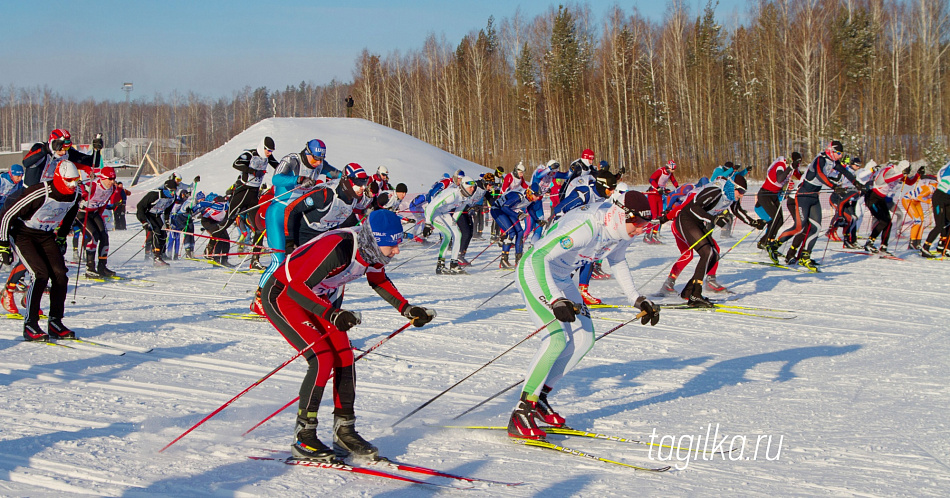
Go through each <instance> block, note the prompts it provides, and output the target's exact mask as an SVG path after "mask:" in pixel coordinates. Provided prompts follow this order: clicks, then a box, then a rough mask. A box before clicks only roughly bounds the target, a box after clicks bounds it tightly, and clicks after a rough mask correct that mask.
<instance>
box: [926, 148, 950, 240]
mask: <svg viewBox="0 0 950 498" xmlns="http://www.w3.org/2000/svg"><path fill="white" fill-rule="evenodd" d="M930 205H931V208H932V209H933V212H934V227H933V230H931V231H930V233H929V234H927V241H926V242H924V245H923V246H921V248H920V255H921V256H923V257H925V258H932V257H934V254H933V253H931V252H930V248H931V246H933V243H934V242H936V241H937V237H940V242H939V245H938V246H937V247H936V249H937V253H938V254H939V255H940V256H944V255H945V254H946V252H947V244H948V241H950V216H948V215H950V163H947V164H944V165H943V167H942V168H940V170H939V171H937V190H935V191H934V195H933V197H932V198H931V204H930Z"/></svg>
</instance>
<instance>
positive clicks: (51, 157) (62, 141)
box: [23, 128, 103, 187]
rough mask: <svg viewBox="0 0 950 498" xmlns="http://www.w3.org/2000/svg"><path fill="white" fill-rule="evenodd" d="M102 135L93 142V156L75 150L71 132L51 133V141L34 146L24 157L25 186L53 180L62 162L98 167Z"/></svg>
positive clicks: (54, 131) (60, 130)
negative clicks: (57, 167)
mask: <svg viewBox="0 0 950 498" xmlns="http://www.w3.org/2000/svg"><path fill="white" fill-rule="evenodd" d="M102 145H103V142H102V134H101V133H100V134H97V135H96V138H94V139H93V140H92V151H93V152H92V154H84V153H82V152H79V151H78V150H76V149H75V148H73V140H72V135H70V133H69V130H64V129H60V128H57V129H55V130H53V131H51V132H50V134H49V140H47V141H46V142H37V143H35V144H33V147H32V148H30V151H29V152H27V153H26V155H25V156H23V169H24V170H25V173H24V176H23V185H24V186H26V187H31V186H33V185H36V184H37V183H40V182H48V181H50V180H52V179H53V175H54V173H55V171H56V165H58V164H59V162H60V161H65V160H68V161H70V162H72V163H73V164H75V165H77V167H78V166H89V167H92V168H95V167H98V166H99V162H100V151H101V150H102Z"/></svg>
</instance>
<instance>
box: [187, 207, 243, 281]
mask: <svg viewBox="0 0 950 498" xmlns="http://www.w3.org/2000/svg"><path fill="white" fill-rule="evenodd" d="M207 200H208V198H207V197H205V201H207ZM229 211H230V209H229V202H228V199H227V198H226V197H222V196H217V197H215V198H214V199H213V200H212V202H210V203H208V202H204V203H199V204H198V205H197V206H196V212H197V213H198V217H199V218H201V228H204V229H205V231H206V232H208V234H209V235H211V236H212V237H214V238H215V239H218V240H211V241H209V242H208V245H207V246H206V247H205V256H206V257H208V259H210V260H211V261H213V262H215V263H217V264H218V265H220V266H223V267H225V268H233V267H234V265H233V264H231V263H229V262H228V252H229V251H230V250H231V238H230V236H229V235H228V227H230V226H231V221H232V220H233V219H234V218H233V217H231V216H228V212H229Z"/></svg>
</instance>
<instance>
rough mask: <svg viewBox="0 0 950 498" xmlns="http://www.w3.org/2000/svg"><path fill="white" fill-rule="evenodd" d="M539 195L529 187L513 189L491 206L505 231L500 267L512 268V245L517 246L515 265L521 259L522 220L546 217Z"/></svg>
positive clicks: (537, 219) (497, 221)
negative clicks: (509, 259)
mask: <svg viewBox="0 0 950 498" xmlns="http://www.w3.org/2000/svg"><path fill="white" fill-rule="evenodd" d="M539 199H540V198H539V197H538V196H537V195H536V194H535V193H534V191H533V190H531V189H528V190H527V191H525V192H524V193H522V192H518V191H516V190H511V191H509V192H507V193H505V194H503V195H502V196H501V197H499V198H498V200H496V201H495V203H494V204H492V207H491V217H492V219H494V220H495V223H497V224H498V227H499V229H501V231H502V233H504V239H503V241H502V246H501V262H500V263H499V264H498V267H499V268H502V269H508V268H512V265H511V263H510V262H509V261H508V253H509V251H511V245H512V244H514V246H515V265H517V264H518V262H520V261H521V255H522V253H523V252H524V233H525V232H524V227H523V226H522V220H524V219H525V218H527V217H529V216H530V217H531V218H532V219H534V220H535V222H536V223H537V222H540V221H542V220H543V219H544V212H543V210H542V209H541V203H540V202H538V201H539Z"/></svg>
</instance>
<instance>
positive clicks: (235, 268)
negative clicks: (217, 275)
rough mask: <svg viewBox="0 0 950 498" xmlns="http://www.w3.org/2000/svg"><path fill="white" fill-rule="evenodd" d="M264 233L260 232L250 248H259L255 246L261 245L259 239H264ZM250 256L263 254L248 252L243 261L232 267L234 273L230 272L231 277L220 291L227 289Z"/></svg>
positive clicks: (265, 231)
mask: <svg viewBox="0 0 950 498" xmlns="http://www.w3.org/2000/svg"><path fill="white" fill-rule="evenodd" d="M265 233H267V230H264V231H263V232H261V236H260V237H258V238H257V240H256V241H255V242H254V245H253V246H252V247H259V246H258V245H257V244H260V243H261V239H263V238H264V234H265ZM252 254H264V253H259V252H248V253H247V255H246V256H244V259H242V260H241V262H240V263H238V264H237V266H235V267H234V271H232V272H231V276H230V277H228V281H227V282H225V283H224V287H221V288H222V289H227V287H228V284H230V283H231V279H232V278H234V275H236V274H237V272H238V270H239V269H240V268H241V266H242V265H244V262H245V261H247V258H249V257H251V255H252Z"/></svg>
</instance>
